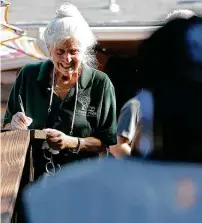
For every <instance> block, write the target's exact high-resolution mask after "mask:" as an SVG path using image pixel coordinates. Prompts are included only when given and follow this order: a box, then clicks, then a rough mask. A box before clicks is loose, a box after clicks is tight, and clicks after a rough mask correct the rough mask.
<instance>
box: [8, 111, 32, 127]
mask: <svg viewBox="0 0 202 223" xmlns="http://www.w3.org/2000/svg"><path fill="white" fill-rule="evenodd" d="M31 123H32V119H31V118H30V117H27V116H26V115H25V114H24V113H23V112H17V113H16V114H15V115H13V117H12V120H11V129H12V130H15V129H22V130H26V129H27V126H29V125H30V124H31Z"/></svg>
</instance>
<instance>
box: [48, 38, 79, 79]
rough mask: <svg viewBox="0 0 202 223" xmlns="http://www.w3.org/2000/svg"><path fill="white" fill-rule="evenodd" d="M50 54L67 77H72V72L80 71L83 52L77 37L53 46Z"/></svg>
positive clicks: (56, 66)
mask: <svg viewBox="0 0 202 223" xmlns="http://www.w3.org/2000/svg"><path fill="white" fill-rule="evenodd" d="M50 54H51V56H52V60H53V63H54V66H55V69H56V70H57V71H58V72H59V73H60V74H61V75H62V76H63V77H65V78H66V79H71V77H72V74H74V73H75V72H78V71H79V68H80V67H81V59H82V56H83V54H82V52H81V48H80V46H79V43H78V41H77V40H76V39H74V38H71V39H67V40H64V41H62V42H61V43H60V44H57V45H55V46H52V47H51V48H50Z"/></svg>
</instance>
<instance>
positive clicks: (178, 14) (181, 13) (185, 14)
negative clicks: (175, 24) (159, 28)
mask: <svg viewBox="0 0 202 223" xmlns="http://www.w3.org/2000/svg"><path fill="white" fill-rule="evenodd" d="M193 16H196V14H195V12H193V11H192V10H190V9H177V10H174V11H172V12H170V13H169V14H168V15H167V16H166V18H165V22H168V21H171V20H174V19H177V18H182V19H189V18H191V17H193Z"/></svg>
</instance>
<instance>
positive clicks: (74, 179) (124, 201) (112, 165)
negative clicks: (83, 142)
mask: <svg viewBox="0 0 202 223" xmlns="http://www.w3.org/2000/svg"><path fill="white" fill-rule="evenodd" d="M24 207H25V213H26V216H27V222H28V223H36V222H37V223H56V222H59V223H60V222H68V223H91V222H92V223H95V222H96V223H108V222H109V223H129V222H131V223H134V222H136V223H147V222H148V223H171V222H172V223H198V222H200V221H201V219H202V212H201V210H202V166H201V165H198V166H196V165H195V166H194V165H191V164H182V163H181V164H171V163H160V162H150V161H141V160H136V159H134V160H121V161H118V160H114V159H106V160H102V161H99V160H91V161H84V162H83V163H79V164H73V165H67V166H66V168H63V170H62V171H61V172H60V173H58V174H57V175H55V177H44V178H43V179H42V180H41V181H40V182H38V183H35V184H34V185H32V186H30V187H29V188H27V190H26V191H25V192H24Z"/></svg>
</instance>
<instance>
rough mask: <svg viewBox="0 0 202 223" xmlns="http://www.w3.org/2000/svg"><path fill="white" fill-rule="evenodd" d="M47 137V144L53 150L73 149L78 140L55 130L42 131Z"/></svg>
mask: <svg viewBox="0 0 202 223" xmlns="http://www.w3.org/2000/svg"><path fill="white" fill-rule="evenodd" d="M44 131H45V132H46V135H47V139H46V141H47V143H48V144H49V146H50V147H51V149H53V150H61V149H72V148H75V147H76V145H77V143H78V140H77V138H75V137H71V136H68V135H66V134H64V133H63V132H61V131H59V130H56V129H44Z"/></svg>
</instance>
